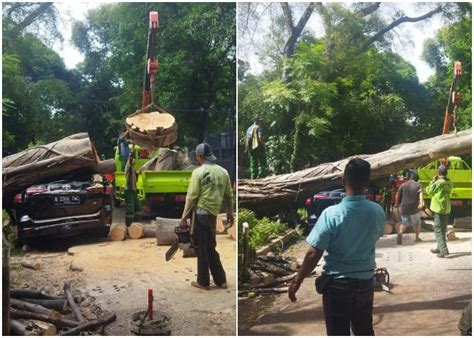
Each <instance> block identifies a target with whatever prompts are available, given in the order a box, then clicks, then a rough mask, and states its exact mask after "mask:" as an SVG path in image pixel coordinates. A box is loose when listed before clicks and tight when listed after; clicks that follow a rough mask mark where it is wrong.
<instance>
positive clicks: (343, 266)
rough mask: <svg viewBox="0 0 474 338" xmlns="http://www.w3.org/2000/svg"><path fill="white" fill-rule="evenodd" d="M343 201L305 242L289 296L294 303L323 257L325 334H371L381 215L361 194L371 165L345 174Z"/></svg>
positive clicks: (354, 163) (352, 166)
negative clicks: (325, 279)
mask: <svg viewBox="0 0 474 338" xmlns="http://www.w3.org/2000/svg"><path fill="white" fill-rule="evenodd" d="M343 182H344V188H345V190H346V194H347V196H346V197H345V198H343V200H342V201H341V203H340V204H338V205H335V206H332V207H329V208H327V209H325V210H324V211H323V213H322V214H321V216H320V217H319V219H318V222H317V223H316V225H315V226H314V228H313V230H312V231H311V233H310V234H309V236H308V238H307V242H308V244H309V245H310V248H309V250H308V252H307V253H306V256H305V258H304V261H303V265H302V267H301V269H300V271H299V272H298V275H297V276H296V279H295V283H293V284H291V285H290V287H289V291H288V296H289V298H290V300H291V301H296V297H295V295H296V292H297V291H298V289H299V287H300V285H301V283H302V282H303V280H304V278H305V277H307V276H308V275H309V274H310V273H311V271H313V269H314V268H315V267H316V265H317V264H318V262H319V260H320V259H321V257H322V256H323V253H324V251H326V252H327V255H326V256H325V257H324V260H325V265H324V267H323V273H324V274H326V275H328V276H330V279H329V281H328V282H327V284H326V286H325V288H324V290H323V311H324V318H325V322H326V331H327V334H328V335H347V336H349V335H350V334H351V332H350V328H352V332H353V334H354V335H365V336H370V335H374V329H373V325H372V309H373V299H374V282H373V275H374V269H375V267H376V266H375V243H376V242H377V240H378V239H379V237H380V236H382V235H383V234H384V227H385V212H384V210H383V208H382V207H381V206H380V205H378V204H377V203H375V202H371V201H369V200H366V198H365V195H364V192H365V191H366V189H367V187H368V186H369V182H370V164H369V163H368V162H367V161H364V160H362V159H358V158H356V159H352V160H350V161H349V163H348V164H347V166H346V168H345V170H344V177H343Z"/></svg>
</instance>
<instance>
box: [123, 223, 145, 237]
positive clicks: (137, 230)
mask: <svg viewBox="0 0 474 338" xmlns="http://www.w3.org/2000/svg"><path fill="white" fill-rule="evenodd" d="M127 230H128V237H130V238H131V239H140V238H142V237H143V234H144V232H145V227H144V226H143V225H142V224H141V223H138V222H133V223H132V224H130V226H129V227H128V229H127Z"/></svg>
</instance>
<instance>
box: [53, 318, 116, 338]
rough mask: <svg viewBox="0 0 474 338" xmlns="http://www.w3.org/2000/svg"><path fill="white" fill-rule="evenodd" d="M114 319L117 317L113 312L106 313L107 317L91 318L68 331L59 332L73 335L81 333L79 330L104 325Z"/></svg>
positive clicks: (64, 334)
mask: <svg viewBox="0 0 474 338" xmlns="http://www.w3.org/2000/svg"><path fill="white" fill-rule="evenodd" d="M116 319H117V316H116V315H115V314H111V315H108V316H107V317H104V318H100V319H96V320H92V321H90V322H87V323H84V324H82V325H79V326H77V327H75V328H73V329H71V330H69V331H66V332H64V333H61V334H60V336H75V335H78V334H79V333H81V331H84V330H93V329H97V328H99V327H101V326H105V325H107V324H110V323H112V322H113V321H115V320H116Z"/></svg>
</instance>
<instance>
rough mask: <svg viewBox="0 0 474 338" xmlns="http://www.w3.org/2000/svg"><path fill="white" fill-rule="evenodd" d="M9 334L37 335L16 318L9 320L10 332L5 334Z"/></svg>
mask: <svg viewBox="0 0 474 338" xmlns="http://www.w3.org/2000/svg"><path fill="white" fill-rule="evenodd" d="M7 335H10V336H39V335H38V334H35V333H34V332H33V331H30V330H28V329H27V328H26V325H25V324H23V323H21V322H20V321H18V320H12V321H11V322H10V333H9V334H7Z"/></svg>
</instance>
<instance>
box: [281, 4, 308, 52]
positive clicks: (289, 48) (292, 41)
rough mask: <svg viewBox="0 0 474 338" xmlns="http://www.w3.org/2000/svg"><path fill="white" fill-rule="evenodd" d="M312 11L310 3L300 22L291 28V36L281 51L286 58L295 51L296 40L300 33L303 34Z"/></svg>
mask: <svg viewBox="0 0 474 338" xmlns="http://www.w3.org/2000/svg"><path fill="white" fill-rule="evenodd" d="M313 11H314V3H313V2H310V3H309V5H308V7H306V10H305V11H304V13H303V15H302V16H301V18H300V20H299V21H298V24H297V25H296V27H294V28H293V31H292V33H291V36H290V38H289V39H288V40H287V42H286V44H285V48H284V49H283V53H284V54H285V55H286V56H291V55H293V53H294V51H295V45H296V41H298V38H299V37H300V35H301V33H302V32H303V29H304V27H305V25H306V23H307V22H308V20H309V18H310V17H311V14H313Z"/></svg>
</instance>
